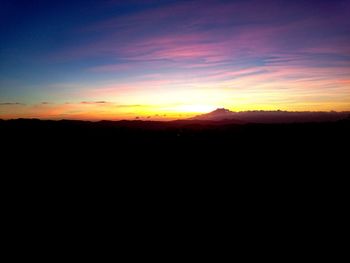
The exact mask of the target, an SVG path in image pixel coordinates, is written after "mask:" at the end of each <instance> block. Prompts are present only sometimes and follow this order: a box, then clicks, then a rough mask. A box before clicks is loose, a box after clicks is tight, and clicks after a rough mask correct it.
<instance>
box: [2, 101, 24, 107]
mask: <svg viewBox="0 0 350 263" xmlns="http://www.w3.org/2000/svg"><path fill="white" fill-rule="evenodd" d="M16 105H25V104H24V103H20V102H1V103H0V106H16Z"/></svg>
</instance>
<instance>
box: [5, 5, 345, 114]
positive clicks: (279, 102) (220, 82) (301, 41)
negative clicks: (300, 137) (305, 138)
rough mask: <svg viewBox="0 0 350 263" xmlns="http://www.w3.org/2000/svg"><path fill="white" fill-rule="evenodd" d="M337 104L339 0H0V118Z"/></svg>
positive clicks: (341, 65)
mask: <svg viewBox="0 0 350 263" xmlns="http://www.w3.org/2000/svg"><path fill="white" fill-rule="evenodd" d="M218 107H225V108H227V109H230V110H232V111H244V110H277V109H280V110H290V111H329V110H336V111H349V110H350V1H349V0H327V1H320V0H319V1H316V0H293V1H291V0H285V1H284V0H198V1H197V0H194V1H191V0H187V1H174V0H163V1H162V0H148V1H146V0H144V1H141V0H140V1H137V0H127V1H126V0H125V1H122V0H95V1H91V0H84V1H78V0H70V1H63V0H62V1H54V0H52V1H34V0H28V1H17V0H1V1H0V118H4V119H7V118H19V117H24V118H44V119H90V120H100V119H125V118H126V119H135V118H136V117H139V118H141V119H143V118H144V119H147V118H148V119H174V118H181V117H188V116H192V115H195V114H198V113H201V112H209V111H211V110H214V109H215V108H218Z"/></svg>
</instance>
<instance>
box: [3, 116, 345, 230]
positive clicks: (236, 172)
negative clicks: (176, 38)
mask: <svg viewBox="0 0 350 263" xmlns="http://www.w3.org/2000/svg"><path fill="white" fill-rule="evenodd" d="M0 134H1V153H2V157H1V167H2V179H3V181H2V182H3V186H4V187H3V188H6V190H7V191H8V192H9V194H7V195H6V198H7V199H6V200H10V201H9V202H10V203H11V202H13V200H17V201H16V203H17V204H25V207H29V210H28V211H29V212H30V211H31V209H32V208H31V207H33V205H35V204H43V207H45V209H44V210H43V209H42V208H40V209H41V210H40V211H47V209H50V208H51V207H53V208H55V207H57V206H60V205H61V204H62V200H65V201H64V206H63V209H67V207H68V208H69V209H70V210H69V211H71V213H72V214H74V213H75V212H76V211H80V209H86V211H90V210H91V207H94V208H95V209H96V208H97V209H96V210H99V209H102V208H103V209H104V210H105V211H111V213H114V212H115V211H119V209H120V207H123V206H125V207H126V208H127V209H126V210H127V211H134V212H135V211H142V212H139V213H140V214H139V215H137V217H135V218H137V219H139V218H142V216H144V215H145V214H147V213H146V211H149V209H150V207H152V206H154V204H157V205H156V207H157V208H156V210H157V211H158V212H159V213H163V212H164V211H166V210H167V209H168V211H170V214H169V215H168V216H169V217H171V218H172V217H173V216H174V214H173V211H174V209H175V211H176V209H177V208H175V207H178V208H180V207H181V209H184V208H185V210H186V213H189V214H190V213H193V212H194V213H195V211H197V210H198V209H199V210H202V211H208V207H210V210H211V211H214V212H212V216H216V215H217V213H222V211H225V213H228V214H231V213H232V212H233V213H234V214H235V213H236V214H235V216H234V218H237V216H238V215H239V216H242V215H244V216H243V217H242V219H241V220H243V221H245V222H248V224H251V225H252V226H254V225H255V226H256V222H254V221H255V219H258V222H263V220H264V219H263V218H264V214H270V215H272V214H276V218H277V219H273V220H272V219H271V220H270V219H269V220H270V224H275V222H278V221H280V220H282V219H281V218H289V219H290V220H292V221H293V220H294V221H298V220H299V221H300V220H305V219H304V218H305V215H308V214H310V213H313V211H315V209H316V210H317V211H324V209H325V207H327V209H328V211H333V208H334V207H337V208H339V209H340V210H338V211H342V209H343V208H342V207H343V202H344V200H347V198H346V195H347V192H348V183H346V182H347V181H348V180H347V179H348V178H347V177H348V166H349V149H350V148H349V146H350V145H349V138H350V136H349V134H350V120H349V119H344V120H339V121H334V122H320V123H295V124H293V123H289V124H253V123H251V124H249V123H246V124H237V123H231V122H230V121H221V122H210V121H175V122H143V121H120V122H110V121H101V122H84V121H40V120H25V119H22V120H21V119H20V120H8V121H0ZM4 179H5V180H6V179H9V180H11V181H12V182H11V183H4ZM33 196H34V197H35V198H33ZM28 198H29V199H28ZM27 199H28V200H27ZM11 200H12V201H11ZM179 200H181V201H179ZM17 207H18V205H16V206H13V205H11V209H14V210H16V209H18V208H17ZM40 207H42V206H40ZM101 207H102V208H101ZM140 207H142V209H144V210H140ZM46 208H47V209H46ZM181 209H180V210H181ZM26 211H27V210H26ZM215 211H217V212H215ZM218 211H221V212H218ZM293 211H298V213H297V214H295V212H293ZM29 212H28V213H29ZM153 212H154V211H153V210H152V213H153ZM53 213H54V217H56V216H57V213H56V208H55V209H53ZM99 213H100V212H97V213H95V216H96V215H99ZM128 213H132V212H127V213H126V214H128ZM322 213H323V212H322ZM334 213H335V212H329V214H330V215H334ZM295 215H300V217H299V219H298V218H296V219H294V217H293V216H295ZM24 216H25V215H24ZM24 216H23V217H24ZM89 216H90V215H88V216H87V217H89ZM222 216H223V217H224V218H226V216H224V215H222ZM203 217H206V215H203ZM321 217H323V215H321V214H320V216H319V217H317V220H319V218H321ZM20 218H22V217H20ZM135 218H134V219H133V220H136V219H135ZM227 218H230V217H227ZM243 218H244V219H243ZM142 220H143V219H142ZM232 220H236V219H232ZM269 220H268V221H269ZM132 222H133V221H132ZM300 222H303V221H300ZM314 222H316V219H315V220H314V221H312V222H311V221H310V225H313V224H314ZM78 224H80V223H78ZM135 224H136V223H135ZM195 224H196V223H195ZM293 224H294V223H293ZM262 228H264V227H262ZM288 228H289V224H288Z"/></svg>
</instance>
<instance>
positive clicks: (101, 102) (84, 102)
mask: <svg viewBox="0 0 350 263" xmlns="http://www.w3.org/2000/svg"><path fill="white" fill-rule="evenodd" d="M80 103H81V104H105V103H108V102H107V101H82V102H80Z"/></svg>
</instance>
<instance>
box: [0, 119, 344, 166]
mask: <svg viewBox="0 0 350 263" xmlns="http://www.w3.org/2000/svg"><path fill="white" fill-rule="evenodd" d="M0 134H1V140H2V148H3V152H4V153H6V154H7V155H9V154H11V153H13V154H14V155H15V156H17V157H21V156H22V157H24V156H27V157H28V158H29V157H33V156H34V157H35V156H36V155H37V156H38V158H39V157H42V158H48V157H49V156H61V157H62V160H64V159H65V158H67V157H68V156H70V155H73V156H75V157H76V158H80V157H83V156H86V157H87V158H88V157H96V158H98V157H101V156H105V157H106V158H107V159H109V160H113V158H114V157H115V159H114V162H116V163H117V162H118V160H120V159H127V160H132V159H135V161H136V162H137V160H143V159H149V161H150V163H151V164H159V163H158V160H157V158H160V159H163V160H164V159H167V156H168V157H169V158H170V159H171V160H172V161H173V162H174V163H176V162H177V161H180V160H183V159H186V160H187V161H188V160H193V162H195V159H197V158H200V157H203V158H205V159H209V160H212V161H219V162H223V164H225V163H226V162H233V160H234V158H239V159H242V160H249V159H251V160H258V159H260V158H261V159H269V160H270V158H271V160H273V159H275V158H278V159H282V158H283V157H284V156H285V157H286V158H292V159H290V161H293V160H297V159H298V158H299V157H302V156H304V157H309V158H313V157H315V156H319V157H321V158H322V157H329V158H331V157H336V156H344V155H346V153H347V152H348V151H349V148H348V146H349V134H350V119H349V118H347V119H344V120H339V121H334V122H319V123H288V124H276V123H274V124H254V123H245V124H237V122H236V121H230V120H226V121H225V120H224V121H201V120H183V121H172V122H156V121H100V122H87V121H67V120H62V121H44V120H37V119H17V120H7V121H5V120H1V121H0ZM152 156H153V157H154V158H153V159H152ZM160 159H159V161H160ZM38 161H40V160H39V159H38ZM204 164H205V163H202V164H201V165H204Z"/></svg>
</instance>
